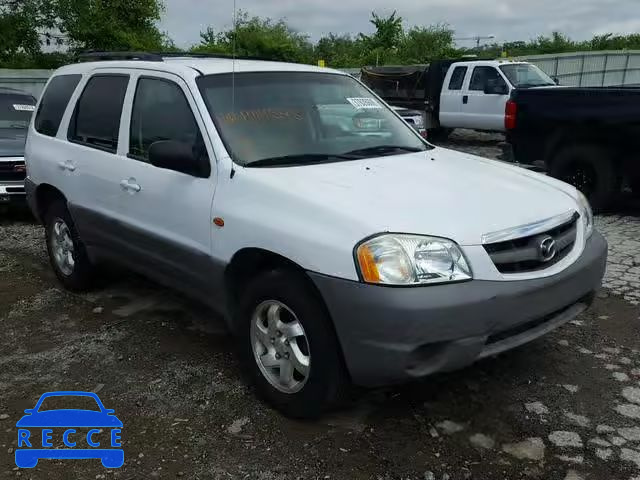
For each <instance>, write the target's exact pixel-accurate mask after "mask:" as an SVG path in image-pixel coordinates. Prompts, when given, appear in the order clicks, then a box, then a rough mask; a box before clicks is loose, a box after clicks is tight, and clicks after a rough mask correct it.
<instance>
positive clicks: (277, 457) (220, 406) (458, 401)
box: [0, 142, 640, 480]
mask: <svg viewBox="0 0 640 480" xmlns="http://www.w3.org/2000/svg"><path fill="white" fill-rule="evenodd" d="M490 147H491V148H494V149H495V148H496V146H495V142H494V143H493V145H488V146H487V148H490ZM633 215H636V214H635V213H634V214H633ZM635 240H636V241H637V239H635ZM625 241H626V240H625ZM630 241H631V242H633V241H634V239H633V238H632V239H630ZM632 261H633V262H636V263H634V264H632V266H631V267H630V268H631V269H633V268H635V267H636V266H640V256H638V257H637V258H634V259H633V260H632ZM634 303H635V302H634ZM639 314H640V312H639V309H638V306H637V305H633V304H632V303H631V302H630V301H629V300H625V299H624V298H623V297H622V296H621V295H618V294H617V292H615V291H610V290H607V289H605V290H603V291H602V292H600V294H599V295H598V298H597V299H596V302H595V304H594V306H593V308H592V309H591V310H590V311H588V312H587V313H585V314H583V315H582V316H581V317H579V318H578V319H577V320H576V321H574V322H572V323H570V324H568V325H566V326H564V327H562V328H560V329H559V330H557V331H555V332H553V333H552V334H550V335H548V336H546V337H544V338H542V339H540V340H538V341H536V342H534V343H532V344H530V345H527V346H524V347H522V348H520V349H517V350H515V351H512V352H510V353H507V354H504V355H501V356H499V357H497V358H493V359H488V360H486V361H483V362H480V363H478V364H476V365H475V366H473V367H471V368H468V369H466V370H463V371H460V372H457V373H453V374H447V375H441V376H436V377H433V378H429V379H426V380H423V381H421V382H418V383H413V384H410V385H404V386H400V387H394V388H390V389H386V390H378V391H372V392H363V393H362V394H361V395H360V396H359V397H358V398H357V399H355V400H354V401H353V403H352V404H351V405H349V406H347V408H345V409H344V410H342V411H339V412H336V413H333V414H330V415H327V416H326V417H324V418H322V419H321V420H318V421H315V422H299V421H292V420H288V419H286V418H283V417H282V416H281V415H279V414H278V413H276V412H274V411H273V410H271V409H270V408H269V407H267V406H265V405H264V404H262V403H260V402H259V401H258V400H256V398H255V397H254V395H253V393H252V391H251V388H250V387H249V386H248V385H247V383H246V382H245V380H244V378H243V375H242V373H241V369H240V366H239V365H238V363H237V356H236V355H235V353H234V348H233V343H232V342H231V341H230V337H229V336H228V334H227V332H226V331H225V329H224V327H223V325H222V323H221V322H220V320H219V319H217V318H216V317H215V316H214V315H213V314H212V313H211V312H210V311H208V310H207V309H206V308H204V307H202V306H200V305H198V304H195V303H193V302H191V301H189V300H187V299H185V298H184V297H182V296H180V295H179V294H177V293H174V292H172V291H168V290H166V289H164V288H163V287H160V286H158V285H156V284H153V283H151V282H149V281H147V280H145V279H143V278H141V277H138V276H135V275H133V274H131V273H129V272H126V271H120V270H115V271H113V272H109V274H108V275H106V278H105V281H104V286H102V287H101V288H99V289H98V290H96V291H95V292H92V293H90V294H84V295H73V294H70V293H68V292H65V291H63V290H62V289H61V288H60V287H59V285H58V284H57V282H56V281H55V278H54V276H53V274H52V272H51V270H50V268H49V266H48V262H47V259H46V257H45V252H44V242H43V235H42V229H41V227H40V226H38V225H36V224H34V223H33V222H32V221H31V220H30V219H29V217H28V215H26V214H19V213H17V214H16V213H13V214H10V215H8V216H7V215H5V216H0V324H1V325H2V334H1V335H0V477H2V478H9V477H22V478H33V479H44V478H49V479H74V478H78V479H80V478H82V479H93V478H95V479H99V478H119V479H123V480H129V479H138V478H189V479H245V478H246V479H254V478H255V479H265V480H266V479H360V478H362V479H425V480H446V479H449V480H457V479H478V480H492V479H520V478H529V479H541V480H542V479H544V480H555V479H558V480H578V479H593V480H618V479H624V480H631V479H633V478H640V477H638V475H640V388H639V385H640V384H639V380H640V329H639V327H640V318H639ZM56 390H86V391H95V392H97V393H98V394H99V396H100V398H101V399H102V401H103V402H104V404H105V406H106V407H107V408H112V409H115V412H116V415H117V416H118V418H120V419H121V420H122V422H123V424H124V428H123V432H122V439H123V449H124V452H125V464H124V466H123V467H122V468H120V469H116V470H108V469H105V468H104V467H103V466H102V465H101V464H100V462H99V461H98V460H75V461H70V460H68V461H64V462H62V461H58V460H41V461H40V462H39V463H38V465H37V467H36V468H34V469H18V468H17V467H16V466H15V462H14V451H15V449H16V447H17V429H16V426H15V424H16V421H17V420H18V419H19V418H20V417H21V416H22V415H23V413H22V412H23V410H24V409H27V408H32V407H33V406H34V405H35V402H36V401H37V400H38V398H39V397H40V395H41V394H42V393H44V392H47V391H56Z"/></svg>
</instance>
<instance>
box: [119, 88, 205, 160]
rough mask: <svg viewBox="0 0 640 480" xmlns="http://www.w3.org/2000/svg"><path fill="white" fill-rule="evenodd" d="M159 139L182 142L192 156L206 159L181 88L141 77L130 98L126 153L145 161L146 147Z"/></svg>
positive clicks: (198, 132) (147, 156) (146, 156)
mask: <svg viewBox="0 0 640 480" xmlns="http://www.w3.org/2000/svg"><path fill="white" fill-rule="evenodd" d="M161 140H174V141H177V142H181V143H184V144H186V145H188V146H189V147H191V149H192V151H193V153H194V156H195V157H196V158H198V159H200V160H201V161H203V162H204V161H207V162H208V157H207V150H206V147H205V145H204V140H203V138H202V135H201V133H200V129H199V127H198V124H197V123H196V120H195V118H194V116H193V112H192V111H191V107H190V106H189V102H188V101H187V99H186V97H185V95H184V93H183V91H182V89H181V88H180V87H179V86H178V85H177V84H175V83H173V82H171V81H169V80H164V79H160V78H141V79H140V80H139V81H138V87H137V89H136V95H135V99H134V101H133V111H132V114H131V131H130V136H129V155H130V156H131V157H133V158H136V159H138V160H142V161H147V160H148V158H149V148H150V147H151V145H153V144H154V143H155V142H158V141H161Z"/></svg>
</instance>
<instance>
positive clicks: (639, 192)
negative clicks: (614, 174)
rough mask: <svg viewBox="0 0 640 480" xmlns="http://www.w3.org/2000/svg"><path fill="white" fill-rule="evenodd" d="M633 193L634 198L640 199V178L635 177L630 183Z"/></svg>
mask: <svg viewBox="0 0 640 480" xmlns="http://www.w3.org/2000/svg"><path fill="white" fill-rule="evenodd" d="M629 184H630V187H631V193H632V195H633V197H634V198H640V177H635V178H633V179H631V180H630V181H629Z"/></svg>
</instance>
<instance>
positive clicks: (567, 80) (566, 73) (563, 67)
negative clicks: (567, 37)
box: [519, 50, 640, 87]
mask: <svg viewBox="0 0 640 480" xmlns="http://www.w3.org/2000/svg"><path fill="white" fill-rule="evenodd" d="M519 59H520V60H526V61H528V62H531V63H533V64H535V65H537V66H538V67H540V68H541V69H542V70H544V71H545V72H546V73H547V74H548V75H551V76H552V77H558V79H559V80H560V84H561V85H568V86H576V87H609V86H616V85H640V50H630V51H602V52H578V53H560V54H552V55H533V56H528V57H520V58H519Z"/></svg>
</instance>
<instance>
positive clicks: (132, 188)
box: [120, 178, 142, 193]
mask: <svg viewBox="0 0 640 480" xmlns="http://www.w3.org/2000/svg"><path fill="white" fill-rule="evenodd" d="M120 186H121V187H122V189H123V190H128V191H129V192H131V193H138V192H139V191H140V190H142V187H141V186H140V185H138V184H137V183H136V181H135V179H133V178H130V179H128V180H122V181H121V182H120Z"/></svg>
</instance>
